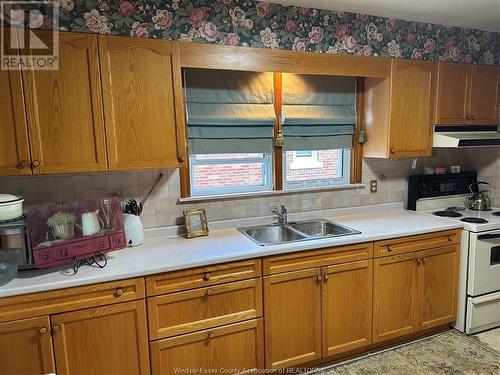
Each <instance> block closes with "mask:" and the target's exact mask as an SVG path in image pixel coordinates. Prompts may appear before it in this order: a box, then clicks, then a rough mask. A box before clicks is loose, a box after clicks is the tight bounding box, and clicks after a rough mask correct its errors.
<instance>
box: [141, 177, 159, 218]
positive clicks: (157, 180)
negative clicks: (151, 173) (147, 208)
mask: <svg viewBox="0 0 500 375" xmlns="http://www.w3.org/2000/svg"><path fill="white" fill-rule="evenodd" d="M162 178H163V173H159V174H158V176H156V180H155V182H154V183H153V186H151V189H149V191H148V193H147V194H146V196H145V197H144V198H143V199H142V201H141V203H140V205H139V207H140V211H139V215H140V214H141V213H142V210H143V208H144V205H145V204H146V201H147V200H148V198H149V196H150V195H151V193H152V192H153V190H154V189H155V188H156V185H158V184H159V183H160V181H161V179H162Z"/></svg>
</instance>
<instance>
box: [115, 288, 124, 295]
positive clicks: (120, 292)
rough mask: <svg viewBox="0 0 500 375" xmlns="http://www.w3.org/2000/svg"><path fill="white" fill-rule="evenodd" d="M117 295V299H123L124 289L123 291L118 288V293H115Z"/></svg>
mask: <svg viewBox="0 0 500 375" xmlns="http://www.w3.org/2000/svg"><path fill="white" fill-rule="evenodd" d="M115 295H116V296H117V297H121V296H122V295H123V289H122V288H118V289H116V291H115Z"/></svg>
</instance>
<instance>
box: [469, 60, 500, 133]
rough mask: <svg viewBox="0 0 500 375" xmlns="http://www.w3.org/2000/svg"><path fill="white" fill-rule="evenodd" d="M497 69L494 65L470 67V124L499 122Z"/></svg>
mask: <svg viewBox="0 0 500 375" xmlns="http://www.w3.org/2000/svg"><path fill="white" fill-rule="evenodd" d="M499 71H500V69H499V68H497V67H494V66H482V65H475V66H473V67H472V80H471V81H472V83H471V94H470V110H469V114H470V116H471V121H470V124H471V125H497V124H498V122H499V105H500V104H499V102H500V96H499V87H498V86H499V85H498V81H499Z"/></svg>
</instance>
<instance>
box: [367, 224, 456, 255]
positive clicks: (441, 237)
mask: <svg viewBox="0 0 500 375" xmlns="http://www.w3.org/2000/svg"><path fill="white" fill-rule="evenodd" d="M460 232H461V231H460V230H449V231H445V232H435V233H426V234H421V235H418V236H411V237H400V238H394V239H392V240H384V241H377V242H375V257H377V258H380V257H385V256H389V255H397V254H405V253H410V252H412V251H419V250H427V249H432V248H435V247H441V246H447V245H456V244H460Z"/></svg>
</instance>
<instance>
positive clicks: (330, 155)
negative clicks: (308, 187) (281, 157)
mask: <svg viewBox="0 0 500 375" xmlns="http://www.w3.org/2000/svg"><path fill="white" fill-rule="evenodd" d="M293 161H294V156H293V152H290V151H289V152H287V157H286V176H287V181H288V182H297V181H310V180H319V179H331V178H340V177H342V171H341V170H340V161H339V152H338V150H320V151H318V161H319V162H320V163H323V166H322V167H321V168H305V169H292V168H291V165H292V163H293Z"/></svg>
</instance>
